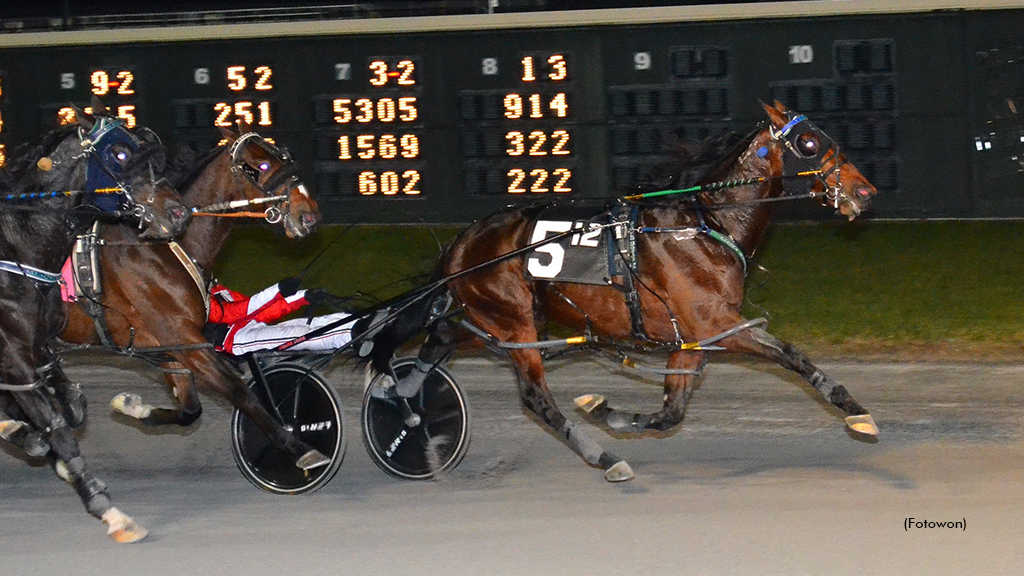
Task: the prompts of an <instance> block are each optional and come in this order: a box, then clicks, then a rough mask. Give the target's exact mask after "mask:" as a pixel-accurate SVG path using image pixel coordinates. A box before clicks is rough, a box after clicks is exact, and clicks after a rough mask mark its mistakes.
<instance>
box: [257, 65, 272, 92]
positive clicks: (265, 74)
mask: <svg viewBox="0 0 1024 576" xmlns="http://www.w3.org/2000/svg"><path fill="white" fill-rule="evenodd" d="M256 73H257V74H259V76H260V77H259V79H258V80H256V85H255V86H253V88H255V89H257V90H273V89H274V87H273V86H272V85H271V84H270V75H271V74H273V73H274V71H273V70H271V69H270V66H260V67H259V68H257V69H256Z"/></svg>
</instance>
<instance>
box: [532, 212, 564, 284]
mask: <svg viewBox="0 0 1024 576" xmlns="http://www.w3.org/2000/svg"><path fill="white" fill-rule="evenodd" d="M571 228H572V222H555V221H551V220H540V221H538V222H537V226H536V227H534V229H533V237H532V238H530V244H534V243H537V242H540V241H542V240H544V239H545V238H547V237H548V235H549V234H550V233H552V232H553V233H556V234H558V233H561V232H568V231H569V230H570V229H571ZM534 251H535V252H544V253H545V254H548V255H550V256H551V262H548V263H547V264H542V263H541V261H540V258H537V257H535V256H531V257H529V258H527V259H526V270H527V271H528V272H529V273H530V274H531V275H532V276H533V277H534V278H554V277H555V276H558V273H559V272H561V271H562V263H563V261H564V260H565V249H563V248H562V247H561V246H559V245H558V244H557V243H555V242H551V243H550V244H545V245H543V246H538V247H537V248H536V249H535V250H534Z"/></svg>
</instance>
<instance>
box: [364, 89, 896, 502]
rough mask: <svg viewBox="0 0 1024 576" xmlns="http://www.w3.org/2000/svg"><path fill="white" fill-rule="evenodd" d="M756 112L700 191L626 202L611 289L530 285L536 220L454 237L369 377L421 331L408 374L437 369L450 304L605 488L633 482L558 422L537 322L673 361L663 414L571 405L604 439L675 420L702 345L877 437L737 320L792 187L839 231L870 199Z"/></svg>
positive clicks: (780, 112)
mask: <svg viewBox="0 0 1024 576" xmlns="http://www.w3.org/2000/svg"><path fill="white" fill-rule="evenodd" d="M762 106H763V108H764V111H765V112H766V113H767V115H768V120H767V121H766V122H763V123H762V124H761V125H759V126H758V128H757V129H756V130H755V131H754V132H752V133H751V135H750V136H749V137H748V138H746V139H744V140H743V141H742V143H740V144H738V145H737V146H736V147H735V148H734V150H733V151H732V152H731V153H730V154H728V155H727V156H726V157H725V159H724V160H722V161H721V162H720V163H718V164H717V165H716V166H715V167H713V168H712V169H711V170H710V171H708V172H707V173H706V175H705V176H704V177H703V178H702V180H701V182H703V183H704V184H705V185H704V186H701V187H699V188H697V189H696V190H697V191H696V192H694V193H693V194H690V195H683V194H680V195H678V196H676V197H675V198H674V199H673V198H672V196H670V195H667V194H666V195H664V196H661V197H660V198H661V199H660V200H657V201H653V202H652V201H649V200H647V199H644V198H637V197H632V201H630V202H624V203H622V204H621V205H622V206H624V207H625V209H626V210H625V212H626V213H627V214H628V213H630V212H632V213H633V216H632V219H629V220H626V221H625V224H623V223H621V222H620V223H617V224H614V226H618V227H620V229H623V230H624V236H626V237H627V238H628V239H631V244H632V251H633V252H634V254H635V256H634V257H633V258H631V259H628V260H627V263H625V264H623V268H624V271H621V273H620V274H619V275H618V276H613V278H611V282H612V283H611V285H585V284H578V283H563V282H557V281H543V280H540V279H529V278H527V276H526V275H525V273H526V272H527V270H526V268H527V267H528V264H527V260H528V258H523V257H521V256H522V254H524V253H526V252H527V249H528V248H529V247H530V245H531V244H530V243H531V242H534V241H536V236H531V231H532V230H533V229H534V224H535V223H536V221H537V220H538V219H539V217H540V216H539V215H540V213H541V209H540V208H538V207H536V206H533V207H510V208H507V209H505V210H502V211H499V212H497V213H495V214H492V215H490V216H488V217H486V218H484V219H482V220H479V221H477V222H476V223H474V224H473V225H471V226H469V227H468V228H466V229H465V230H463V231H462V232H461V233H460V234H459V235H458V236H457V237H456V238H455V240H453V242H452V243H451V244H450V245H449V246H448V247H447V249H446V250H445V251H444V253H443V254H442V255H441V257H440V260H439V263H438V268H437V271H436V274H437V275H438V278H439V279H438V280H436V281H435V283H434V284H431V285H428V286H426V287H425V289H423V290H421V293H420V294H419V296H417V298H418V300H415V299H414V300H413V301H412V302H409V303H406V304H404V305H403V306H399V307H398V308H399V310H397V311H395V312H392V313H391V317H392V319H391V321H390V322H388V323H387V325H384V326H382V328H381V329H380V331H379V332H378V333H377V334H376V336H374V337H373V349H372V351H371V353H370V354H371V361H372V365H373V367H374V368H375V369H376V370H378V371H381V372H384V373H388V372H387V370H388V369H389V362H390V359H391V358H392V355H393V353H394V351H395V350H396V349H397V347H398V346H400V345H401V344H402V343H403V342H405V341H407V340H409V339H411V338H412V336H413V335H415V334H416V333H417V332H418V331H419V330H421V329H422V327H423V326H425V325H426V326H427V327H428V330H427V332H428V335H427V339H426V341H425V343H424V345H423V347H422V348H421V349H420V352H419V354H418V359H417V365H416V366H417V368H416V370H415V371H414V372H413V374H414V375H415V374H417V373H418V374H419V375H420V379H422V377H423V374H425V373H426V372H429V369H430V367H431V366H433V365H436V364H438V363H440V362H442V361H443V360H444V359H445V358H446V357H447V355H448V353H449V352H450V351H451V350H452V349H453V348H454V347H455V345H456V344H459V343H461V342H460V341H462V340H464V339H465V337H464V332H465V331H464V330H458V329H457V328H456V326H455V325H454V323H453V322H452V321H451V320H450V319H449V317H448V316H445V315H442V314H439V310H443V309H444V308H445V303H444V300H445V299H446V298H452V299H453V300H454V302H455V303H457V304H458V307H459V308H461V311H462V312H463V313H464V316H465V318H466V319H467V320H468V322H469V324H470V325H471V326H472V327H475V331H476V332H477V334H478V335H482V336H484V337H486V339H487V340H488V341H489V342H491V343H498V344H499V345H501V344H502V343H504V346H501V347H503V348H504V350H506V351H507V353H508V355H509V357H510V358H511V360H512V364H513V367H514V370H515V374H516V377H517V380H518V385H519V396H520V399H521V401H522V403H523V404H524V405H525V406H526V408H528V409H529V410H530V411H532V412H533V413H534V414H536V415H537V416H538V417H539V418H540V420H541V421H542V422H543V424H546V425H547V426H550V427H551V429H552V430H554V431H555V432H556V433H557V434H558V435H559V436H560V437H562V438H564V439H565V440H566V441H567V444H568V445H569V446H570V447H571V448H572V449H573V450H574V451H575V452H576V453H577V454H578V455H579V456H581V457H582V458H583V459H584V460H585V461H586V462H587V463H588V464H590V465H591V466H596V467H599V468H601V469H603V470H604V477H605V479H606V480H608V481H612V482H616V481H624V480H629V479H631V478H632V477H633V475H634V474H633V471H632V469H631V468H630V466H629V464H628V463H626V462H625V461H624V460H622V459H621V458H619V457H618V456H615V455H613V454H610V453H609V452H607V451H605V450H604V449H603V448H602V447H601V446H600V445H598V444H597V443H596V442H595V441H594V440H592V439H590V438H588V437H587V436H586V435H585V434H584V433H583V432H582V431H581V430H580V428H579V427H577V426H576V425H574V423H573V422H571V421H570V420H568V419H567V418H566V417H565V416H564V415H563V414H562V413H561V412H560V411H559V409H558V407H557V406H556V404H555V401H554V398H553V396H552V393H551V391H550V389H549V388H548V385H547V383H546V381H545V377H544V368H543V365H542V363H541V354H540V352H539V351H538V347H537V346H536V345H533V344H531V343H534V344H535V343H537V341H538V324H539V322H540V321H541V320H543V319H545V318H546V319H548V320H550V321H553V322H556V323H558V324H561V325H564V326H567V327H570V328H574V329H577V330H583V331H585V333H586V334H588V335H596V336H597V337H604V338H610V339H612V341H613V342H616V341H617V342H622V341H632V342H637V341H639V342H640V343H642V344H644V345H648V346H660V347H662V348H664V349H667V350H670V352H669V354H668V361H667V368H666V369H664V370H661V371H660V373H662V374H664V375H665V381H664V398H663V404H662V407H661V409H660V411H657V412H654V413H650V414H637V413H631V412H624V411H620V410H617V409H614V408H612V407H611V406H610V405H609V404H608V402H607V401H606V400H605V399H604V398H603V397H600V396H597V395H586V396H581V397H580V398H577V400H576V403H577V405H578V406H579V407H580V408H581V409H583V411H584V412H587V413H588V414H589V416H590V417H592V418H596V419H598V420H599V421H601V422H603V423H604V424H605V425H607V426H608V427H609V428H611V429H612V430H614V431H617V432H641V431H645V430H657V431H663V430H667V429H669V428H672V427H673V426H675V425H676V424H678V423H679V422H681V421H682V419H683V416H684V413H685V408H686V404H687V402H688V399H689V394H688V390H689V391H692V387H693V384H694V381H695V379H696V378H697V377H698V376H699V375H700V373H701V371H702V369H703V368H704V365H705V363H706V354H707V351H706V349H705V347H710V346H709V344H710V342H715V344H717V346H718V347H719V349H724V350H726V351H729V352H739V353H744V354H749V355H753V356H756V357H760V358H765V359H768V360H771V361H774V362H776V363H778V364H780V365H781V366H783V367H785V368H787V369H789V370H792V371H795V372H796V373H798V374H799V375H800V376H802V377H803V378H804V379H805V380H807V381H808V382H809V383H810V384H811V385H812V386H814V388H815V389H817V390H818V392H820V393H821V394H822V395H823V396H824V398H825V399H826V400H827V401H828V402H830V403H831V404H832V405H834V406H836V407H838V408H839V409H840V410H841V411H842V412H843V413H844V414H845V421H846V424H847V425H848V426H849V427H850V429H852V430H853V431H854V433H855V434H854V437H861V438H862V439H869V438H870V437H875V436H877V433H878V429H877V427H876V426H875V424H874V421H873V419H872V418H871V416H870V415H869V414H868V412H867V410H865V409H864V408H863V407H862V406H861V405H860V404H858V403H857V402H856V401H855V400H854V399H853V398H852V396H851V395H850V394H849V392H848V391H847V390H846V388H844V387H843V386H842V385H840V384H838V383H836V382H835V381H834V380H832V379H831V378H829V377H828V376H826V375H825V374H824V373H823V372H822V371H821V370H819V369H818V368H817V367H815V366H814V365H813V364H812V363H811V361H810V360H809V359H808V358H807V356H805V355H804V354H803V353H801V352H800V351H798V350H797V349H796V348H795V347H794V346H793V345H792V344H789V343H787V342H783V341H781V340H779V339H778V338H776V337H775V336H773V335H771V334H770V333H768V332H767V331H766V330H764V329H763V328H761V327H760V325H761V324H762V323H763V322H757V321H748V320H747V319H745V318H744V317H743V316H742V315H741V306H742V303H743V299H744V279H745V276H746V260H747V258H749V257H750V256H751V255H753V253H754V251H755V249H756V248H757V246H758V244H759V243H760V241H761V239H762V237H763V236H764V234H765V231H766V229H767V227H768V224H769V220H770V216H771V213H772V210H773V208H772V206H773V201H774V200H776V199H782V198H784V197H786V196H792V195H795V194H790V193H789V192H788V191H787V188H793V187H794V186H793V185H794V184H795V185H797V186H802V187H803V188H804V194H802V195H804V196H808V197H816V198H818V199H821V200H822V202H823V203H824V204H827V205H829V206H831V207H832V208H834V209H835V210H836V211H837V212H838V213H840V214H842V215H844V216H846V217H847V218H849V219H850V220H852V219H854V218H855V217H856V216H858V215H859V214H860V213H861V211H862V210H864V209H865V208H866V207H867V206H868V205H869V203H870V200H871V198H872V196H874V195H875V194H876V193H877V190H876V189H875V188H874V186H872V185H871V184H870V183H869V182H868V181H867V179H866V178H865V177H864V176H863V175H862V174H861V173H860V172H859V171H858V170H857V168H856V167H855V166H854V165H853V164H851V163H850V162H849V161H848V160H847V159H846V158H845V156H844V155H843V154H842V153H841V152H840V151H839V147H838V146H837V145H836V143H835V142H834V141H833V140H832V139H831V138H829V137H828V135H826V134H825V133H824V132H823V131H821V130H820V129H819V128H817V127H816V126H815V125H814V124H812V123H811V122H810V121H809V120H808V119H807V118H806V117H804V116H802V115H799V114H796V113H795V112H793V111H790V110H788V109H786V108H785V107H784V106H783V105H782V104H781V103H778V102H776V103H775V105H774V106H772V105H766V104H762ZM722 183H730V184H722ZM784 183H786V185H785V186H784ZM679 192H686V191H685V190H684V191H679ZM651 196H653V194H652V195H651ZM629 199H630V197H627V200H629ZM666 199H667V200H666ZM570 233H572V232H566V233H565V234H570ZM565 234H563V236H564V235H565ZM552 238H554V237H552ZM542 245H543V241H537V242H536V244H533V246H538V248H539V247H543V246H542ZM524 247H525V248H524ZM627 251H628V249H627ZM620 253H621V252H620ZM513 256H514V257H513ZM630 261H631V262H632V264H629V263H628V262H630ZM630 286H632V288H630ZM624 294H625V297H624ZM439 303H441V304H440V305H439ZM403 308H404V309H403ZM372 331H373V330H372V329H371V330H370V332H372ZM659 370H660V369H659ZM414 380H415V378H410V377H408V376H407V377H406V379H405V380H402V381H399V382H398V386H397V387H396V390H397V392H393V393H397V394H401V395H403V396H404V395H406V394H407V391H408V390H410V389H415V385H416V383H415V382H414ZM403 389H404V390H406V392H403Z"/></svg>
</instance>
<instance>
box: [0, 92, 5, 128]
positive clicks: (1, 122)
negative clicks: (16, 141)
mask: <svg viewBox="0 0 1024 576" xmlns="http://www.w3.org/2000/svg"><path fill="white" fill-rule="evenodd" d="M0 96H3V94H2V93H0ZM3 131H4V116H3V114H0V132H3Z"/></svg>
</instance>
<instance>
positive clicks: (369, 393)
mask: <svg viewBox="0 0 1024 576" xmlns="http://www.w3.org/2000/svg"><path fill="white" fill-rule="evenodd" d="M414 363H415V360H414V359H413V358H403V359H401V360H397V361H395V363H394V369H395V375H397V376H398V377H399V379H401V378H403V377H404V376H405V375H407V374H409V372H411V371H412V367H413V364H414ZM388 381H389V377H388V376H385V375H383V374H378V375H377V376H376V377H375V378H374V379H373V380H372V381H371V382H370V385H369V386H368V387H367V388H366V394H365V395H364V396H363V440H364V441H365V444H366V451H367V452H369V453H370V458H371V459H372V460H373V462H374V463H375V464H376V465H377V466H378V467H379V468H380V469H381V470H383V471H385V472H387V473H388V474H390V475H392V476H395V477H397V478H404V479H407V480H425V479H427V478H432V477H433V476H434V475H435V474H437V473H438V472H443V471H445V470H451V469H452V468H455V467H456V466H458V464H459V462H461V461H462V457H463V456H465V454H466V449H467V448H468V447H469V411H468V410H467V408H466V398H465V396H464V395H463V394H462V390H461V389H460V388H459V386H458V384H456V383H455V378H453V377H452V375H451V373H450V372H448V371H447V370H445V369H444V368H442V367H440V366H438V367H436V368H435V369H434V370H433V371H431V373H430V374H429V375H428V376H427V378H426V380H425V381H424V382H423V387H422V388H421V389H420V391H419V393H418V394H416V395H415V396H413V397H412V398H409V399H408V400H407V401H408V404H409V408H410V409H411V411H412V413H413V414H415V415H416V416H418V417H419V422H418V423H414V424H410V423H407V421H406V420H407V415H403V412H404V411H405V407H404V406H403V405H402V404H403V403H402V399H401V398H393V397H392V395H390V394H388V395H385V397H384V398H380V397H379V396H381V389H382V386H384V385H385V384H388V383H389V382H388Z"/></svg>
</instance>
